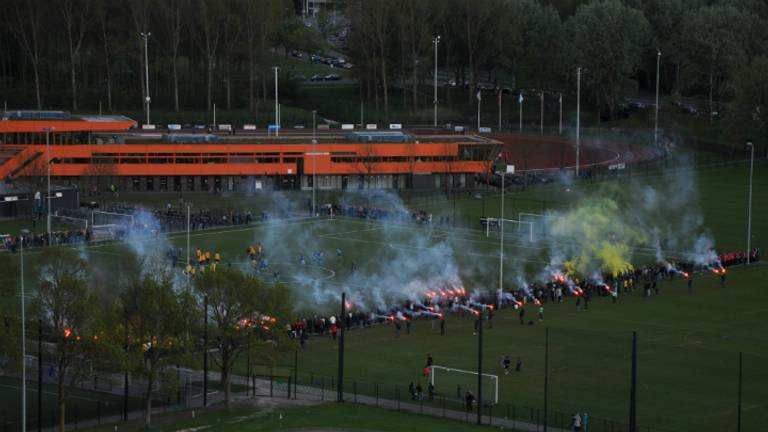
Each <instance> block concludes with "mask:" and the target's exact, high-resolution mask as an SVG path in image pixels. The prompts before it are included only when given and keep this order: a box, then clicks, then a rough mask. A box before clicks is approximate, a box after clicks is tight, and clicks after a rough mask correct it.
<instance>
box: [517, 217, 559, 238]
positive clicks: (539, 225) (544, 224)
mask: <svg viewBox="0 0 768 432" xmlns="http://www.w3.org/2000/svg"><path fill="white" fill-rule="evenodd" d="M517 220H519V221H522V222H531V223H533V230H534V231H535V232H536V233H537V234H541V235H546V233H547V231H549V230H548V228H549V223H550V222H551V221H552V216H551V215H549V214H539V213H526V212H520V213H518V215H517Z"/></svg>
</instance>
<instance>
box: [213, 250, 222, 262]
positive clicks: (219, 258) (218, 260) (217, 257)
mask: <svg viewBox="0 0 768 432" xmlns="http://www.w3.org/2000/svg"><path fill="white" fill-rule="evenodd" d="M213 260H214V261H216V262H217V263H218V262H221V255H219V253H218V252H216V255H214V256H213Z"/></svg>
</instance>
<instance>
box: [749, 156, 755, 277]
mask: <svg viewBox="0 0 768 432" xmlns="http://www.w3.org/2000/svg"><path fill="white" fill-rule="evenodd" d="M747 147H749V199H748V202H749V204H748V205H747V264H749V263H750V255H749V254H750V251H751V250H752V249H751V240H752V173H753V170H754V167H755V146H754V145H753V144H752V143H751V142H748V143H747Z"/></svg>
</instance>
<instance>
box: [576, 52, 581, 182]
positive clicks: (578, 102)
mask: <svg viewBox="0 0 768 432" xmlns="http://www.w3.org/2000/svg"><path fill="white" fill-rule="evenodd" d="M580 133H581V68H580V67H578V68H576V177H578V176H579V146H580V145H581V136H580Z"/></svg>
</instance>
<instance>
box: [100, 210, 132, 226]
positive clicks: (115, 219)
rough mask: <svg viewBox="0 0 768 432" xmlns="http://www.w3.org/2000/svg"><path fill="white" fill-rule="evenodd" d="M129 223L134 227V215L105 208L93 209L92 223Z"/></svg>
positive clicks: (128, 224)
mask: <svg viewBox="0 0 768 432" xmlns="http://www.w3.org/2000/svg"><path fill="white" fill-rule="evenodd" d="M118 224H119V225H127V226H128V227H133V215H132V214H126V213H115V212H108V211H104V210H91V225H93V226H96V225H118Z"/></svg>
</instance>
